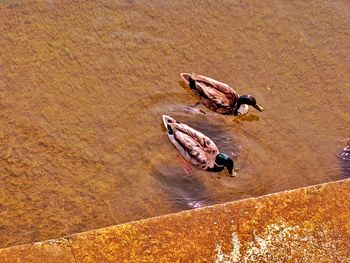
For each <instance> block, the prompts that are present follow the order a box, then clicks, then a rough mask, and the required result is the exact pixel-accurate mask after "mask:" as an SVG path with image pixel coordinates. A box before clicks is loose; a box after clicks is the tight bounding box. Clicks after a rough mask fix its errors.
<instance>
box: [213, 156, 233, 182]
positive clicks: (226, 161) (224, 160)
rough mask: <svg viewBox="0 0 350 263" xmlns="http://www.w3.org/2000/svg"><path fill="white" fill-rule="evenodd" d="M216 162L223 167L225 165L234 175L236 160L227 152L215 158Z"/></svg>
mask: <svg viewBox="0 0 350 263" xmlns="http://www.w3.org/2000/svg"><path fill="white" fill-rule="evenodd" d="M215 164H216V165H218V166H221V167H222V166H225V167H226V169H227V170H228V173H229V174H230V175H231V176H233V167H234V162H233V160H232V159H231V158H230V157H229V156H228V155H227V154H224V153H219V154H218V155H217V156H216V158H215Z"/></svg>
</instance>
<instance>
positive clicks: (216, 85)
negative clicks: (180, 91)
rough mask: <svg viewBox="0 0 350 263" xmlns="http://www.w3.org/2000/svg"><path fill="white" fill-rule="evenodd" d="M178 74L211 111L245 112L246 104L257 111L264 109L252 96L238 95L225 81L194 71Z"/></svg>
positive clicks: (226, 112)
mask: <svg viewBox="0 0 350 263" xmlns="http://www.w3.org/2000/svg"><path fill="white" fill-rule="evenodd" d="M180 75H181V78H182V79H183V81H184V82H185V83H186V85H187V86H189V87H190V88H191V89H192V90H194V91H196V93H197V94H198V95H199V96H200V98H201V103H202V104H204V106H206V107H207V108H209V109H211V110H213V111H216V112H218V113H221V114H234V115H238V114H246V113H247V112H248V110H249V107H248V105H250V106H252V107H254V108H255V109H257V110H258V111H263V110H264V109H263V107H261V106H260V105H259V104H257V103H256V100H255V98H254V97H253V96H251V95H239V94H238V93H237V92H236V91H235V90H234V89H233V88H231V87H230V86H229V85H227V84H225V83H222V82H219V81H217V80H215V79H212V78H209V77H205V76H201V75H197V74H195V73H192V74H189V73H181V74H180Z"/></svg>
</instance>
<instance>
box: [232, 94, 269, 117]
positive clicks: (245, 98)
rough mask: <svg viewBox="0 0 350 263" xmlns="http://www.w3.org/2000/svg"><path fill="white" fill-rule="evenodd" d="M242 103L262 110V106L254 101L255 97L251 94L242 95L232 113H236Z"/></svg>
mask: <svg viewBox="0 0 350 263" xmlns="http://www.w3.org/2000/svg"><path fill="white" fill-rule="evenodd" d="M243 104H247V105H250V106H252V107H254V108H255V109H257V110H258V111H263V110H264V108H263V107H261V106H260V105H259V104H257V103H256V99H255V98H254V97H253V96H252V95H242V96H240V97H239V98H238V100H237V103H236V108H235V110H234V112H233V114H234V115H237V114H238V110H239V107H241V105H243Z"/></svg>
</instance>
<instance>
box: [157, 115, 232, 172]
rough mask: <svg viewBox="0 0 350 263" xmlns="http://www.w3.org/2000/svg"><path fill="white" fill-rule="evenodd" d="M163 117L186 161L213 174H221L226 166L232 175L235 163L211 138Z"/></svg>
mask: <svg viewBox="0 0 350 263" xmlns="http://www.w3.org/2000/svg"><path fill="white" fill-rule="evenodd" d="M162 117H163V122H164V126H165V128H166V130H167V134H168V137H169V139H170V141H171V142H172V144H173V145H174V146H175V147H176V148H177V149H178V150H179V152H180V154H181V156H182V157H183V158H184V159H185V160H187V161H188V162H190V163H191V164H193V165H194V166H196V167H198V168H200V169H203V170H207V171H212V172H220V171H222V170H224V169H225V166H226V167H227V169H228V170H229V173H230V174H232V170H233V166H234V164H233V161H232V160H231V159H230V158H229V157H228V156H227V155H225V154H222V153H220V152H219V149H218V147H217V146H216V145H215V143H214V142H213V141H212V140H211V139H210V138H209V137H207V136H205V135H204V134H203V133H201V132H199V131H197V130H195V129H193V128H191V127H190V126H188V125H186V124H184V123H180V122H177V121H176V120H175V119H173V118H172V117H169V116H167V115H163V116H162Z"/></svg>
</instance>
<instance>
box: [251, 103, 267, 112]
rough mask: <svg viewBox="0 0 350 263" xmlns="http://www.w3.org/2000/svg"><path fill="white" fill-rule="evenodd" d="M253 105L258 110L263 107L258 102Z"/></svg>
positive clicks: (261, 109)
mask: <svg viewBox="0 0 350 263" xmlns="http://www.w3.org/2000/svg"><path fill="white" fill-rule="evenodd" d="M253 107H254V108H255V109H256V110H258V111H264V108H263V107H261V106H260V105H259V104H255V105H254V106H253Z"/></svg>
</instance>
